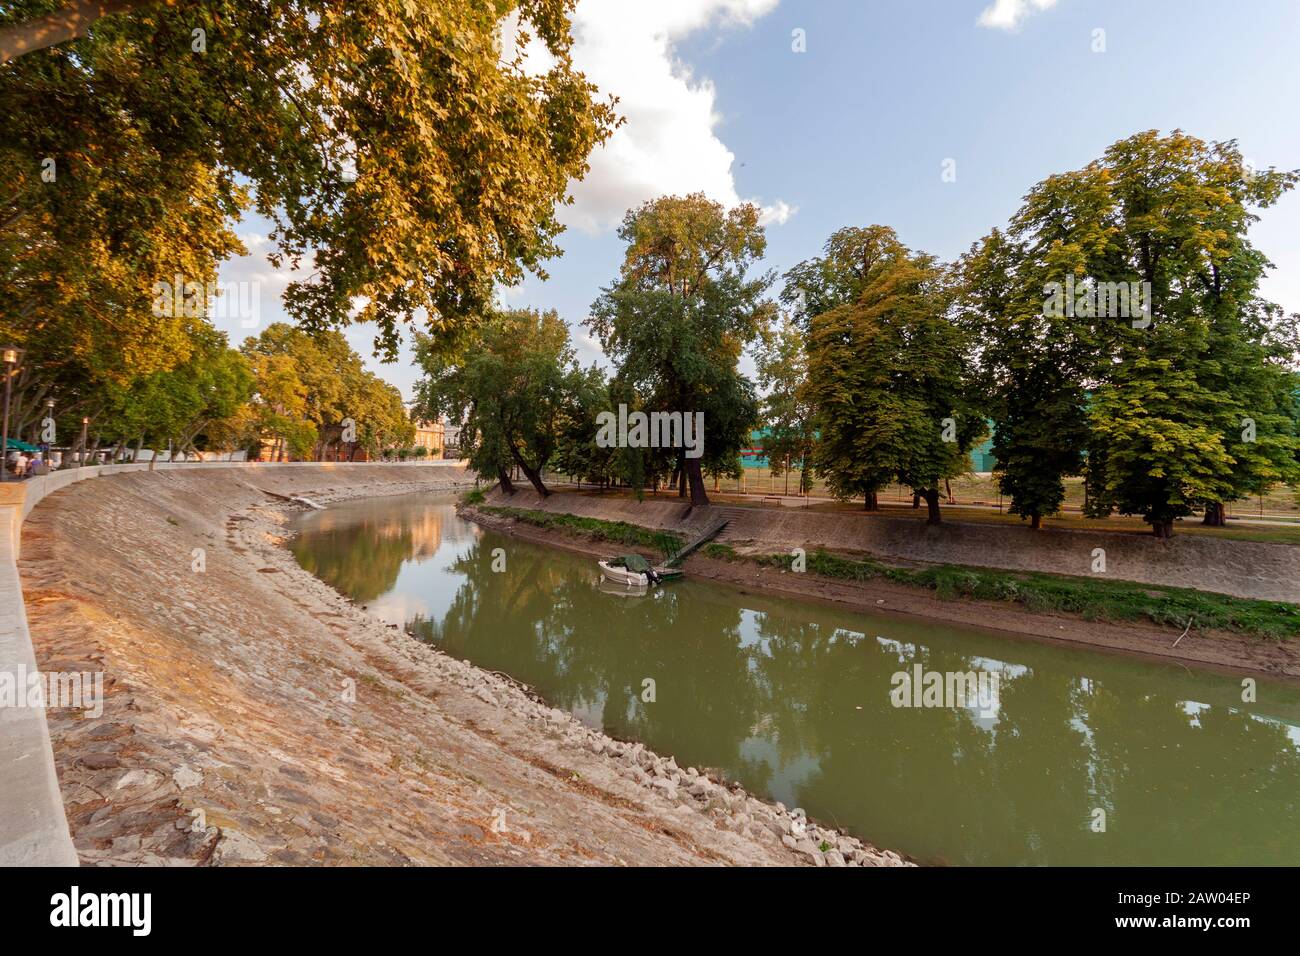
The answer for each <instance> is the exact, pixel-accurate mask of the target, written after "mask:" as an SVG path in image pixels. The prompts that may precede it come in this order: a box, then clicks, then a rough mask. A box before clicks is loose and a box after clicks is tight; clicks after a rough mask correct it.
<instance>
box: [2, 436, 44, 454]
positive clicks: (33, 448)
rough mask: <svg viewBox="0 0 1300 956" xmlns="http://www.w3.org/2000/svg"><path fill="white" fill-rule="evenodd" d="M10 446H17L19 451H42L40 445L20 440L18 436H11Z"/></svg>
mask: <svg viewBox="0 0 1300 956" xmlns="http://www.w3.org/2000/svg"><path fill="white" fill-rule="evenodd" d="M8 441H9V445H8V447H10V448H16V449H18V450H19V451H40V450H41V449H40V446H39V445H29V444H27V442H25V441H19V440H18V439H17V438H10V439H9V440H8Z"/></svg>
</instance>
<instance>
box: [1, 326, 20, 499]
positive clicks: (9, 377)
mask: <svg viewBox="0 0 1300 956" xmlns="http://www.w3.org/2000/svg"><path fill="white" fill-rule="evenodd" d="M21 354H22V349H17V348H14V347H13V346H10V347H8V348H6V349H5V350H4V360H5V415H4V432H3V433H0V481H7V480H8V479H9V392H10V389H11V387H12V385H13V378H14V366H15V365H17V364H18V356H20V355H21Z"/></svg>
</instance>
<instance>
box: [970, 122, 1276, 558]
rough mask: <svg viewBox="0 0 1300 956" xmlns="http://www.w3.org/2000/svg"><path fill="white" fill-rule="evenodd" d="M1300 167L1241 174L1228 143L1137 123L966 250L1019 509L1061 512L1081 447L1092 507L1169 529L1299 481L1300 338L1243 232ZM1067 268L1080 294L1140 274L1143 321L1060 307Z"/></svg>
mask: <svg viewBox="0 0 1300 956" xmlns="http://www.w3.org/2000/svg"><path fill="white" fill-rule="evenodd" d="M1296 179H1297V174H1296V173H1281V172H1276V171H1273V170H1269V171H1267V172H1251V171H1248V170H1247V169H1246V168H1245V167H1244V165H1243V163H1242V159H1241V154H1240V152H1239V151H1238V149H1237V147H1236V144H1235V143H1234V142H1231V141H1229V142H1225V143H1208V144H1207V143H1205V142H1202V141H1201V140H1198V139H1195V138H1194V137H1191V136H1187V135H1185V134H1183V133H1181V132H1174V133H1172V134H1170V135H1168V136H1164V137H1162V136H1160V135H1159V134H1158V133H1156V132H1145V133H1139V134H1137V135H1135V136H1131V137H1129V138H1128V139H1125V140H1121V141H1120V142H1118V143H1115V144H1114V145H1113V146H1111V147H1110V148H1109V149H1107V150H1106V153H1105V155H1104V156H1103V157H1102V158H1101V159H1100V160H1098V161H1096V162H1094V163H1091V164H1089V165H1088V166H1087V167H1085V168H1084V169H1081V170H1077V171H1074V172H1070V173H1065V174H1062V175H1058V176H1052V177H1050V178H1049V179H1047V180H1044V181H1043V182H1042V183H1040V184H1039V185H1038V186H1036V187H1035V188H1034V189H1033V190H1031V191H1030V193H1029V195H1028V196H1027V197H1026V198H1025V202H1024V205H1023V207H1022V208H1021V210H1020V211H1019V213H1018V214H1017V215H1016V217H1015V219H1014V220H1013V222H1012V226H1011V233H1010V236H1009V237H1008V236H1003V235H1002V234H1001V233H999V232H997V231H995V232H994V233H992V234H991V235H990V236H989V237H988V238H987V239H986V240H984V242H983V243H982V244H980V245H978V246H976V247H975V248H974V249H973V250H972V251H971V253H970V254H969V255H968V256H966V257H965V259H964V260H963V263H962V266H963V269H962V272H963V278H964V289H963V301H964V303H965V306H966V311H965V313H964V314H965V317H966V321H967V323H968V325H969V326H970V327H971V328H973V329H975V330H977V331H978V332H979V333H980V340H981V341H982V342H983V343H984V348H983V349H982V352H981V362H982V368H981V372H982V376H981V382H982V385H983V386H984V391H985V395H986V397H987V399H988V407H989V410H990V413H991V414H992V416H993V417H994V419H995V422H996V440H995V444H994V449H993V451H994V454H995V455H996V456H997V458H998V460H999V472H1000V484H1001V489H1002V491H1003V492H1004V493H1005V494H1009V495H1010V496H1011V497H1012V506H1011V507H1012V510H1013V511H1014V512H1016V513H1020V514H1025V515H1031V516H1034V517H1035V518H1037V517H1038V516H1041V515H1044V514H1050V513H1052V512H1054V511H1055V510H1056V509H1057V508H1058V507H1059V505H1060V502H1061V500H1062V495H1063V487H1062V482H1061V479H1062V478H1063V477H1064V476H1065V475H1069V474H1076V473H1078V471H1079V470H1080V468H1081V467H1082V462H1083V457H1084V452H1085V449H1086V453H1087V466H1086V473H1087V476H1088V491H1089V510H1090V513H1092V514H1094V515H1104V514H1106V513H1109V512H1110V511H1112V510H1118V511H1120V512H1121V513H1124V514H1140V515H1142V516H1143V517H1144V519H1145V520H1146V521H1147V522H1148V523H1150V524H1151V525H1152V527H1153V530H1154V531H1155V533H1156V534H1158V535H1162V536H1163V535H1167V534H1169V533H1170V532H1171V529H1172V525H1173V521H1174V520H1175V519H1177V518H1180V517H1184V516H1186V515H1189V514H1191V513H1192V512H1193V511H1194V510H1195V509H1197V508H1208V509H1210V510H1211V511H1213V510H1214V509H1217V508H1218V507H1219V506H1221V505H1222V503H1224V502H1229V501H1234V500H1237V499H1240V498H1242V497H1244V496H1246V495H1249V494H1258V493H1261V492H1263V491H1265V490H1267V489H1268V488H1269V487H1270V486H1272V485H1273V484H1276V483H1278V482H1285V481H1293V480H1295V479H1296V478H1297V476H1300V471H1298V468H1300V465H1298V463H1297V456H1298V454H1300V429H1298V428H1297V415H1296V409H1295V400H1294V389H1295V378H1294V375H1293V373H1291V372H1290V371H1288V368H1287V364H1288V362H1289V361H1291V359H1292V357H1293V356H1294V354H1295V353H1296V351H1297V348H1298V345H1300V338H1298V337H1297V334H1296V328H1295V323H1294V319H1290V320H1288V319H1285V318H1284V317H1283V316H1282V315H1281V313H1280V310H1279V309H1277V308H1276V307H1275V306H1272V305H1270V304H1269V303H1266V302H1264V301H1262V300H1261V299H1260V298H1259V296H1258V287H1259V280H1260V278H1261V277H1262V276H1263V274H1264V271H1265V270H1266V269H1267V268H1268V265H1269V263H1268V262H1267V260H1266V259H1265V258H1264V257H1263V256H1262V255H1261V254H1260V253H1259V252H1258V251H1257V250H1256V249H1254V247H1253V246H1252V245H1251V243H1250V242H1249V240H1248V239H1247V235H1246V232H1247V229H1248V227H1249V225H1250V224H1251V223H1252V222H1254V221H1255V220H1256V219H1257V217H1256V216H1255V215H1254V214H1253V213H1252V212H1250V208H1251V207H1258V208H1264V207H1267V206H1269V205H1271V204H1272V203H1274V202H1275V201H1276V200H1277V199H1278V197H1279V196H1280V195H1281V194H1282V193H1283V192H1285V191H1286V190H1288V189H1290V188H1292V187H1293V186H1294V184H1295V182H1296ZM1067 279H1068V280H1070V281H1072V282H1075V283H1076V288H1077V289H1079V290H1081V291H1083V292H1085V293H1086V292H1091V291H1093V290H1096V289H1103V288H1114V287H1115V286H1112V285H1111V284H1112V283H1120V284H1123V286H1124V287H1125V288H1138V289H1141V288H1143V284H1145V287H1146V288H1149V290H1150V297H1149V304H1150V315H1149V316H1141V315H1134V314H1133V312H1134V310H1133V309H1132V308H1130V309H1129V310H1128V311H1129V314H1128V315H1114V314H1106V313H1107V312H1113V311H1114V310H1104V309H1099V308H1095V307H1086V308H1083V309H1079V310H1071V311H1070V312H1069V313H1066V314H1062V313H1061V312H1059V311H1056V312H1054V311H1052V310H1049V309H1048V308H1046V307H1045V305H1046V304H1045V303H1044V302H1043V301H1042V296H1043V294H1044V293H1045V292H1046V291H1047V288H1046V284H1047V283H1050V282H1056V283H1064V282H1066V280H1067ZM1083 305H1085V306H1088V303H1087V302H1086V301H1085V302H1084V303H1083ZM1148 320H1149V321H1148ZM1088 392H1091V399H1089V398H1088Z"/></svg>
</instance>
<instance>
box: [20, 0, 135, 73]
mask: <svg viewBox="0 0 1300 956" xmlns="http://www.w3.org/2000/svg"><path fill="white" fill-rule="evenodd" d="M145 5H146V3H145V2H144V0H73V2H72V3H68V4H65V5H64V6H62V7H61V8H60V9H58V10H55V11H54V12H53V13H47V14H45V16H43V17H36V18H35V19H32V20H26V21H20V22H18V23H15V24H12V25H10V26H7V27H5V28H4V29H3V30H0V63H8V62H9V61H10V60H13V59H16V58H18V57H20V56H22V55H23V54H24V53H32V52H33V51H35V50H44V49H45V48H46V47H51V46H54V45H56V44H59V43H64V42H66V41H68V40H75V39H77V38H78V37H84V36H85V35H86V33H87V32H88V31H89V30H90V25H91V24H92V23H94V22H95V21H96V20H98V19H99V18H100V17H106V16H108V15H109V14H113V13H127V12H129V11H131V10H135V9H136V8H138V7H142V6H145Z"/></svg>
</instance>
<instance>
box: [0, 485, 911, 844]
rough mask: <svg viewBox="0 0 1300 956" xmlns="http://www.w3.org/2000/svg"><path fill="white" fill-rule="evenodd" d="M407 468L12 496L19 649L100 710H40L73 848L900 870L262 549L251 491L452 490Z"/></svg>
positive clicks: (276, 537)
mask: <svg viewBox="0 0 1300 956" xmlns="http://www.w3.org/2000/svg"><path fill="white" fill-rule="evenodd" d="M410 474H412V472H411V471H405V472H399V471H398V470H397V469H395V468H387V469H386V468H385V466H382V465H376V466H349V467H347V468H341V469H338V470H337V471H332V472H329V473H322V472H320V471H309V470H307V469H301V470H295V469H290V468H286V469H282V470H278V471H276V472H274V473H271V472H268V473H266V474H265V475H263V474H258V475H257V476H256V477H255V478H250V477H249V476H248V474H247V473H241V472H234V471H231V472H228V473H227V472H218V471H213V472H205V473H198V472H181V471H178V472H160V473H155V474H149V473H144V472H140V473H135V474H130V475H118V476H113V477H108V478H100V479H96V480H93V481H88V482H84V483H81V484H78V485H74V486H72V487H70V488H67V489H65V490H63V491H60V492H58V493H57V494H55V495H53V496H51V497H50V498H49V499H47V500H46V501H45V502H43V503H42V504H41V505H40V506H39V507H38V508H37V509H36V510H35V511H34V512H33V513H32V515H31V516H30V518H29V519H28V521H27V524H26V526H25V528H24V531H23V556H22V561H21V562H20V568H21V571H22V576H23V585H24V593H25V596H26V602H27V613H28V617H29V619H30V622H31V631H32V638H33V642H34V644H35V648H36V655H37V659H38V662H39V664H40V666H41V668H42V669H43V670H47V671H48V670H58V671H102V672H103V673H104V679H105V695H106V700H105V703H104V711H103V715H102V716H101V717H99V718H94V719H90V718H83V717H82V715H81V714H80V713H79V712H71V711H63V710H52V711H50V713H49V724H50V734H51V737H52V739H53V744H54V752H55V761H56V764H57V767H58V771H59V777H60V783H61V788H62V791H63V797H64V804H65V807H66V810H67V816H68V822H69V824H70V827H71V830H72V836H73V839H74V842H75V844H76V847H77V851H78V853H79V855H80V857H81V860H82V862H83V863H86V864H119V865H120V864H126V865H130V864H168V865H193V864H220V865H231V864H256V863H270V864H517V865H531V864H568V865H582V864H604V865H621V864H633V865H698V864H742V865H791V864H808V863H816V864H818V865H839V864H841V863H845V862H847V863H849V864H850V865H852V864H861V865H896V864H898V863H900V862H901V860H900V859H899V857H898V856H897V855H895V854H892V853H882V852H880V851H877V850H874V849H872V848H871V847H868V846H864V845H863V844H861V843H859V842H858V841H856V840H850V839H848V838H845V837H843V836H842V835H840V834H837V833H835V832H833V831H831V830H828V829H822V828H819V827H815V826H810V827H809V830H808V832H806V833H802V834H801V833H799V832H798V824H797V823H792V820H791V817H790V815H789V814H788V813H786V812H785V810H784V808H781V807H779V806H774V805H771V804H767V803H764V802H761V801H758V800H756V799H754V798H752V797H749V796H747V795H746V794H745V793H744V792H743V791H741V790H739V789H738V788H732V789H728V788H726V787H723V786H721V785H720V784H718V783H716V782H713V781H710V780H708V779H706V778H704V777H702V776H700V775H699V774H697V773H695V772H694V770H693V768H679V767H677V765H676V764H675V763H674V762H673V761H672V760H671V759H669V758H665V757H660V756H657V755H654V754H652V753H649V752H648V751H646V750H645V749H644V748H643V747H641V746H640V745H636V744H627V743H621V742H618V741H614V740H612V739H610V738H608V737H606V736H604V735H603V734H600V733H597V732H595V731H592V730H590V729H588V728H586V727H584V726H582V725H581V724H579V723H578V722H577V721H576V720H574V719H573V718H572V717H570V716H569V715H568V714H566V713H562V712H560V711H558V710H552V709H550V708H548V707H547V706H546V705H544V704H542V703H539V702H536V701H533V700H531V699H529V697H528V696H527V695H526V694H525V693H523V692H522V691H520V690H519V689H517V688H516V687H514V686H513V685H512V684H511V683H509V682H508V681H506V680H503V679H501V678H499V677H496V676H493V675H491V674H488V673H487V672H485V671H481V670H479V669H477V668H474V667H472V666H470V665H468V664H465V663H462V662H459V661H456V660H454V659H452V658H450V657H448V656H446V655H444V654H442V653H440V652H438V651H437V650H435V649H433V648H431V647H428V646H426V645H424V644H421V643H419V642H417V641H414V640H412V639H410V638H408V637H407V636H406V635H405V634H402V633H400V632H399V631H397V630H396V629H394V628H390V627H388V626H386V625H384V624H382V623H381V622H379V621H378V620H376V619H374V618H372V617H370V616H369V615H368V614H366V613H365V612H364V611H363V610H362V609H360V608H358V607H356V606H355V605H353V604H352V603H351V602H350V601H348V600H347V599H345V598H343V597H342V596H341V595H339V594H338V593H337V592H335V591H334V590H332V589H331V588H329V587H328V586H326V585H325V584H324V583H322V582H321V581H319V580H318V579H316V578H314V577H313V576H311V575H309V574H308V573H306V572H305V571H303V570H301V569H300V568H299V567H298V566H297V564H296V563H295V562H294V560H293V558H292V557H291V555H289V553H288V552H287V550H286V549H285V548H283V547H282V546H281V545H282V539H283V536H284V534H285V531H284V525H285V522H286V520H287V518H286V514H287V510H288V509H290V507H291V506H287V505H285V504H284V503H283V502H280V501H275V500H273V499H271V498H270V497H269V496H268V495H266V494H265V493H264V491H273V492H277V493H279V494H301V495H307V496H309V497H311V498H313V499H315V500H318V501H330V500H341V499H343V498H349V497H358V496H375V495H384V494H400V493H407V492H411V491H417V490H419V491H436V490H438V489H443V490H445V489H446V488H447V480H446V478H445V477H444V476H438V477H433V476H432V473H430V477H428V478H425V479H423V480H421V481H411V480H410V479H409V475H410ZM200 559H201V562H200ZM823 841H824V843H823ZM822 845H825V846H826V847H827V848H828V851H823V850H821V849H820V847H821V846H822Z"/></svg>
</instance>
